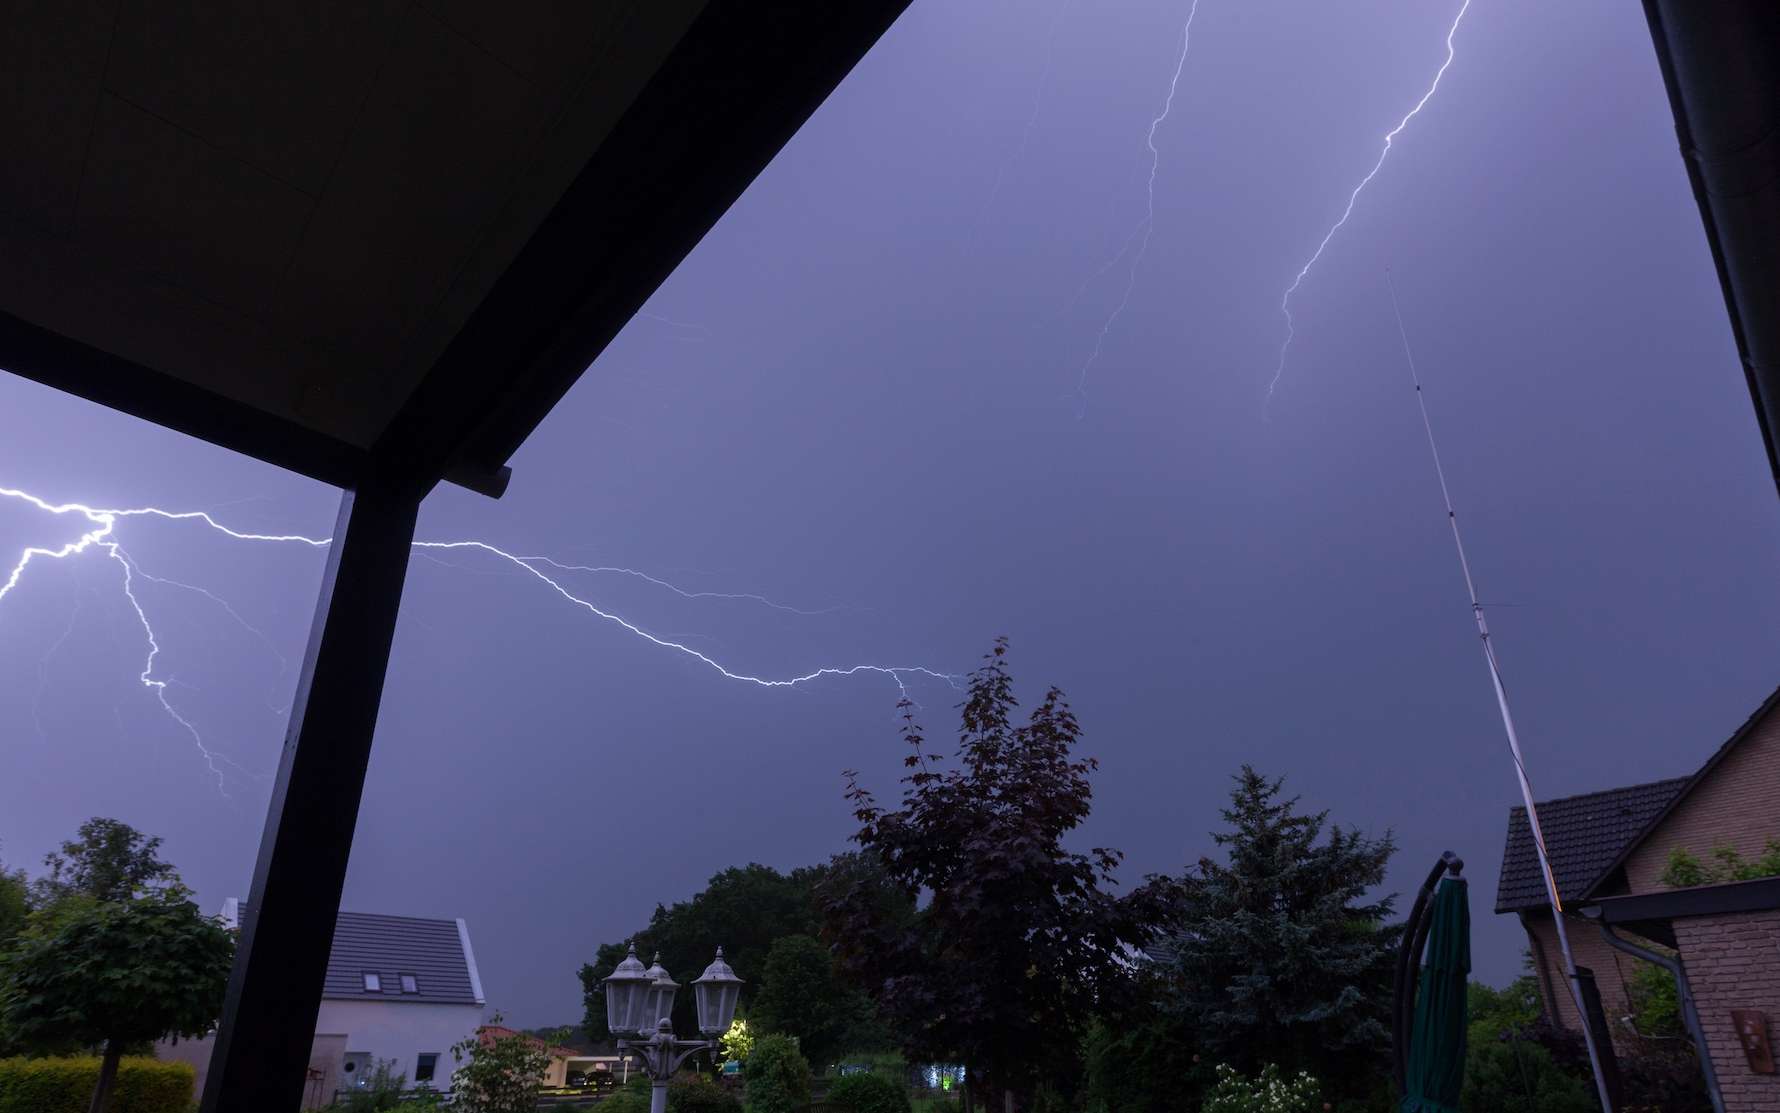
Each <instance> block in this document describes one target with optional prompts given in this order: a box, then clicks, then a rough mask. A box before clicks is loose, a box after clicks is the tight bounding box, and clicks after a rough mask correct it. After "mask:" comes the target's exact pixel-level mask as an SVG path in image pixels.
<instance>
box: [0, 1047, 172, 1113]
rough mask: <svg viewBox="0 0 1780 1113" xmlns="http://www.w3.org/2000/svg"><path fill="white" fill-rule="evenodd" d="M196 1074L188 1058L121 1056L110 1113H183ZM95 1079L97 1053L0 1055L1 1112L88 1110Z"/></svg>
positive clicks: (77, 1112) (81, 1112)
mask: <svg viewBox="0 0 1780 1113" xmlns="http://www.w3.org/2000/svg"><path fill="white" fill-rule="evenodd" d="M196 1078H197V1072H195V1071H194V1070H192V1067H191V1064H190V1063H163V1062H161V1061H160V1060H158V1059H135V1058H129V1059H125V1060H123V1061H122V1062H121V1063H119V1064H118V1068H117V1086H116V1088H115V1089H113V1090H112V1094H111V1113H186V1111H187V1110H188V1109H190V1108H191V1104H192V1088H193V1084H194V1082H195V1080H196ZM98 1083H99V1060H98V1059H97V1058H90V1059H0V1113H86V1111H87V1108H88V1107H89V1106H90V1105H91V1104H92V1101H93V1087H94V1086H96V1085H98Z"/></svg>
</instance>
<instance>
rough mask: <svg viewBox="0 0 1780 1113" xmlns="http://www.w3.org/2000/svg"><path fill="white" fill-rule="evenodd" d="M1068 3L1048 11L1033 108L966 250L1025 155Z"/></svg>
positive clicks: (1000, 167) (997, 170)
mask: <svg viewBox="0 0 1780 1113" xmlns="http://www.w3.org/2000/svg"><path fill="white" fill-rule="evenodd" d="M1069 4H1070V0H1060V2H1059V3H1058V5H1057V9H1056V11H1054V12H1053V13H1052V14H1051V27H1050V30H1049V31H1047V32H1046V33H1045V53H1044V65H1043V66H1041V67H1040V68H1039V71H1038V81H1037V82H1036V83H1035V84H1034V85H1033V88H1032V109H1031V111H1029V112H1027V113H1026V125H1025V126H1024V127H1022V128H1021V129H1020V140H1019V142H1018V143H1016V144H1015V145H1014V149H1013V152H1012V153H1011V154H1009V155H1008V156H1007V157H1005V158H1003V159H1002V160H1001V162H1000V163H999V164H998V165H997V166H996V167H995V182H994V184H992V185H991V186H990V187H989V196H988V197H986V198H984V200H983V203H982V205H981V207H979V208H978V209H977V215H976V219H975V220H973V221H971V222H970V231H969V233H968V234H966V236H965V237H964V248H965V251H966V253H968V252H969V250H970V249H971V248H972V247H974V246H975V245H976V238H977V230H978V229H979V228H981V227H982V225H983V220H984V218H985V217H987V216H988V215H989V210H990V209H991V208H993V207H994V205H995V199H996V198H997V197H998V196H1000V195H1001V184H1002V182H1003V181H1004V180H1005V179H1006V178H1007V172H1008V170H1009V169H1010V168H1011V167H1013V166H1015V165H1017V164H1018V163H1019V161H1020V160H1021V159H1022V158H1024V157H1025V155H1026V148H1027V146H1028V145H1029V144H1030V143H1031V142H1032V129H1033V128H1034V127H1035V126H1036V125H1037V124H1038V111H1039V108H1040V107H1041V106H1042V105H1043V104H1044V99H1045V87H1046V86H1048V85H1049V84H1050V82H1051V63H1052V62H1053V61H1054V60H1055V59H1056V54H1057V50H1056V47H1057V28H1059V27H1061V26H1062V25H1063V16H1064V14H1065V13H1066V12H1068V11H1069Z"/></svg>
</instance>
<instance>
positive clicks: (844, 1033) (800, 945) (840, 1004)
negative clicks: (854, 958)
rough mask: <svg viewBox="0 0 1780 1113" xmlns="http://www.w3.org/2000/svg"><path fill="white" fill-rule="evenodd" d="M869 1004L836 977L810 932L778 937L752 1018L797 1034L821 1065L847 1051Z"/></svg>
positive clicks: (831, 963) (766, 1029)
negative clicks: (848, 1040)
mask: <svg viewBox="0 0 1780 1113" xmlns="http://www.w3.org/2000/svg"><path fill="white" fill-rule="evenodd" d="M870 1011H871V1003H870V1002H869V1001H866V1000H863V999H862V997H861V995H860V994H859V992H858V991H857V990H854V989H852V988H851V987H849V986H847V985H846V984H844V983H843V982H842V981H841V980H840V978H839V977H837V975H836V971H835V968H834V959H833V958H831V957H830V956H829V953H828V948H826V947H824V946H823V945H822V944H821V943H818V942H817V941H816V940H815V939H813V938H811V937H810V936H808V935H786V936H782V937H781V938H779V939H777V940H774V942H773V946H772V950H770V951H768V952H767V955H766V963H765V965H764V966H763V967H762V968H761V972H760V988H759V990H758V991H757V992H756V993H755V995H754V1004H753V1007H752V1008H751V1009H750V1010H749V1016H750V1017H752V1019H753V1021H754V1023H756V1024H758V1025H759V1026H760V1029H761V1031H763V1032H780V1033H783V1034H785V1035H788V1036H795V1037H797V1046H798V1048H799V1049H800V1050H801V1051H802V1052H803V1054H804V1058H806V1059H808V1060H809V1061H810V1062H811V1063H812V1064H813V1065H814V1066H816V1067H817V1068H818V1069H821V1068H824V1067H826V1066H827V1065H828V1064H829V1063H830V1062H832V1061H833V1060H834V1057H835V1056H836V1055H839V1054H840V1053H841V1052H843V1051H846V1050H848V1047H847V1039H848V1037H849V1036H850V1035H851V1034H852V1032H853V1029H854V1027H855V1025H856V1024H857V1022H858V1019H859V1017H860V1015H861V1014H862V1013H869V1012H870Z"/></svg>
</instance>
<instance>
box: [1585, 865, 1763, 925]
mask: <svg viewBox="0 0 1780 1113" xmlns="http://www.w3.org/2000/svg"><path fill="white" fill-rule="evenodd" d="M1775 909H1780V877H1764V878H1760V879H1758V880H1755V881H1734V882H1731V883H1729V884H1725V885H1701V886H1698V887H1696V888H1692V889H1668V890H1664V891H1662V892H1656V893H1634V894H1631V895H1629V896H1622V897H1602V898H1601V899H1599V900H1596V901H1594V902H1593V903H1592V904H1591V905H1589V906H1588V907H1587V908H1584V909H1582V913H1583V915H1585V916H1588V917H1589V918H1590V919H1594V920H1599V921H1600V922H1602V923H1608V924H1616V925H1622V926H1625V927H1628V928H1631V929H1632V930H1634V931H1637V930H1638V927H1639V925H1641V924H1642V925H1645V926H1647V927H1648V926H1651V925H1658V924H1667V923H1670V922H1672V921H1675V920H1685V919H1690V918H1692V917H1696V916H1729V915H1735V914H1736V913H1739V912H1769V911H1773V910H1775ZM1640 934H1645V933H1642V932H1641V933H1640Z"/></svg>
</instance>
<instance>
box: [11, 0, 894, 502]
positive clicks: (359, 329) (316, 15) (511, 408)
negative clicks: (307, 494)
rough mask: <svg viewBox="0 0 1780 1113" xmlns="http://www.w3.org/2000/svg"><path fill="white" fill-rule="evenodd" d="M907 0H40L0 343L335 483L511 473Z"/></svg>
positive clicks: (60, 378) (23, 68) (28, 58)
mask: <svg viewBox="0 0 1780 1113" xmlns="http://www.w3.org/2000/svg"><path fill="white" fill-rule="evenodd" d="M906 3H907V0H848V2H847V3H838V4H837V3H832V2H829V0H782V2H777V3H771V4H766V3H743V2H740V0H614V2H613V3H605V4H585V3H580V2H578V0H531V2H527V3H522V4H517V5H513V4H508V5H496V6H486V5H477V4H469V3H463V2H458V0H431V2H429V3H425V4H416V5H396V4H358V5H355V4H334V3H326V2H319V0H318V2H311V3H302V4H296V5H289V6H284V7H279V6H273V7H272V8H263V7H262V6H258V5H246V4H224V5H196V6H189V5H123V6H119V5H112V4H109V3H102V2H100V0H69V2H68V3H66V4H60V5H39V6H34V7H32V8H29V9H28V10H27V13H28V14H25V15H21V16H19V18H18V19H17V20H15V21H14V22H13V23H12V24H10V25H9V28H8V34H7V36H5V38H4V40H3V41H0V66H4V67H5V68H6V70H7V72H8V74H9V82H8V95H7V96H6V97H4V98H0V143H4V145H5V149H6V152H7V157H6V159H5V160H4V164H3V165H0V367H3V368H5V369H6V370H9V371H12V372H14V373H16V374H19V375H23V376H25V377H28V378H32V379H35V380H37V381H39V382H43V383H46V384H48V385H50V386H53V387H57V388H59V389H63V390H67V391H69V392H71V393H74V394H78V395H80V396H82V397H85V398H88V399H91V400H93V401H96V402H99V403H101V404H104V405H107V406H110V407H113V408H115V409H119V410H123V411H125V412H128V413H131V414H134V415H136V416H139V417H142V418H145V419H147V420H150V421H154V422H156V423H158V424H161V425H165V426H167V427H169V428H172V429H176V430H178V431H180V432H184V433H187V434H190V435H193V436H197V437H201V438H203V439H205V440H208V441H212V442H214V443H217V444H220V445H222V446H224V447H227V448H230V449H233V450H236V451H239V452H243V453H246V454H248V455H251V456H255V457H258V458H260V459H263V460H266V461H268V462H270V463H273V464H277V465H279V466H281V467H286V468H290V469H292V470H295V471H298V472H301V473H303V474H305V475H308V476H311V477H313V478H315V479H319V480H322V481H323V482H327V483H331V484H335V485H338V486H342V487H354V486H356V485H358V483H359V482H360V481H361V480H362V479H363V478H364V477H366V476H367V475H370V474H373V473H376V474H379V475H382V476H386V477H387V476H399V477H401V478H402V480H403V481H404V482H413V483H415V484H418V485H420V486H421V489H422V490H424V489H426V488H429V487H430V486H432V484H433V483H435V482H437V481H438V480H439V479H440V478H448V479H450V480H452V481H454V482H457V483H459V484H461V485H463V486H466V487H470V488H472V489H474V490H478V491H482V492H483V493H485V494H489V495H497V496H498V495H499V494H500V492H501V490H502V489H503V488H504V486H505V482H506V463H507V460H508V458H509V457H510V456H511V455H512V453H513V452H514V451H515V450H516V449H517V447H518V446H519V444H520V443H521V442H522V441H523V440H524V439H525V437H526V436H527V435H528V434H529V433H530V432H531V430H532V429H533V428H534V427H535V426H536V425H537V423H538V422H539V421H540V420H542V418H543V416H544V415H545V414H546V413H548V412H549V410H550V408H551V407H552V406H553V405H555V403H556V402H557V401H558V400H559V399H560V398H561V397H562V395H563V393H564V392H565V391H567V390H568V388H569V387H570V386H571V385H572V384H573V383H574V381H575V380H576V378H577V377H578V376H579V375H580V374H581V373H582V371H583V370H585V369H586V367H587V366H588V365H589V364H590V363H591V362H592V361H593V360H594V359H595V358H596V357H597V356H598V355H599V353H600V352H601V351H602V350H603V349H604V348H605V346H606V345H607V344H608V343H609V342H610V341H611V339H612V338H613V337H614V336H615V335H616V334H617V332H618V331H619V329H620V328H622V327H623V325H624V324H625V323H626V322H627V321H628V320H629V319H630V317H631V316H632V314H633V313H635V311H636V310H637V309H638V308H639V307H640V306H641V305H642V304H643V302H644V301H645V300H646V299H647V298H648V297H649V295H650V294H651V293H652V292H653V291H654V290H655V289H656V287H657V286H658V285H659V284H660V283H661V282H662V280H663V279H665V278H666V277H667V275H668V274H669V273H670V272H671V271H672V270H673V269H674V267H675V266H676V265H677V264H678V263H679V262H680V260H681V259H682V258H683V257H684V256H685V255H686V253H687V252H688V251H690V250H691V249H692V247H693V246H694V245H695V244H696V243H697V242H698V241H699V239H700V238H701V237H702V236H703V235H704V234H705V232H706V231H707V230H708V229H709V228H710V227H711V226H712V224H714V223H715V222H716V220H717V219H718V218H719V217H720V216H721V215H722V214H723V212H724V211H725V210H726V209H727V208H728V206H729V205H730V204H731V203H733V202H734V201H735V199H736V198H737V197H738V196H739V195H740V194H741V192H742V191H743V190H744V189H745V188H746V187H747V185H748V184H749V182H751V181H752V180H753V178H754V177H755V176H756V175H757V174H758V173H759V172H760V171H761V169H763V168H764V167H765V166H766V164H767V163H768V162H769V161H770V160H771V159H772V157H773V156H774V155H775V154H776V153H777V152H778V150H779V149H780V147H782V146H783V144H784V143H785V142H786V141H787V140H788V139H789V138H790V137H791V136H792V134H793V133H795V131H796V130H797V129H798V127H800V126H801V125H802V124H803V122H804V121H805V120H806V119H807V118H808V116H809V115H810V113H811V112H813V111H814V109H815V108H816V107H817V105H819V104H820V103H821V102H822V100H823V99H824V98H825V97H826V96H827V95H828V94H829V92H830V91H832V90H833V88H834V87H835V85H837V84H838V83H839V82H840V81H841V79H842V78H843V77H844V76H845V75H846V73H847V72H848V71H849V70H850V69H851V68H852V66H853V65H854V64H855V63H856V62H857V61H858V60H859V59H860V57H862V56H863V55H864V53H865V52H866V50H867V49H869V48H870V46H871V45H872V43H873V42H875V41H876V40H877V38H878V37H879V35H881V34H882V33H883V31H884V30H885V29H886V28H887V27H888V26H889V24H890V23H891V22H892V21H893V20H894V19H895V17H896V16H897V15H898V14H899V13H900V12H901V10H902V9H903V8H904V7H905V6H906Z"/></svg>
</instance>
